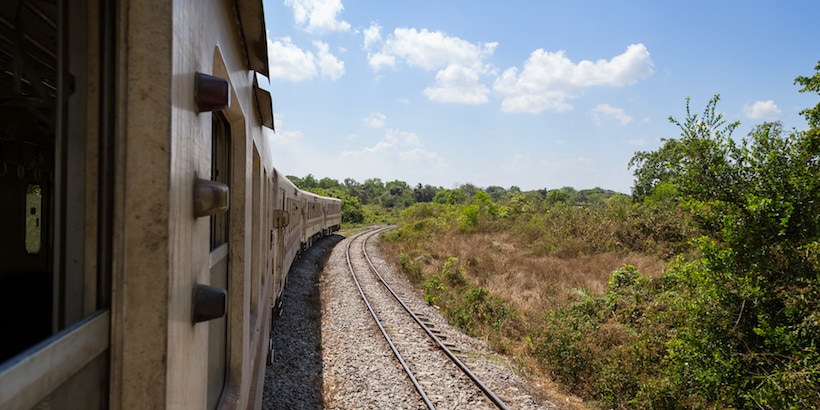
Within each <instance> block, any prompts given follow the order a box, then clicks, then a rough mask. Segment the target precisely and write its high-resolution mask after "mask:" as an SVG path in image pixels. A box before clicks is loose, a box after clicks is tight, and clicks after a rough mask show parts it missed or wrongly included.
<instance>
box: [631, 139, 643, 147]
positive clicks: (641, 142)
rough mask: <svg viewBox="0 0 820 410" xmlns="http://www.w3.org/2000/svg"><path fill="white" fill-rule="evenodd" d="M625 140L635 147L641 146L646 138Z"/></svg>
mask: <svg viewBox="0 0 820 410" xmlns="http://www.w3.org/2000/svg"><path fill="white" fill-rule="evenodd" d="M627 142H628V143H629V145H634V146H636V147H642V146H644V145H646V140H645V139H643V138H638V139H634V140H629V141H627Z"/></svg>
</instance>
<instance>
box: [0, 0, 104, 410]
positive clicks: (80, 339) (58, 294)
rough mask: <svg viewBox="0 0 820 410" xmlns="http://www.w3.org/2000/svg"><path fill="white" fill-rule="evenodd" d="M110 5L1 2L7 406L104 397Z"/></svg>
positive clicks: (1, 328) (2, 342)
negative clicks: (103, 144)
mask: <svg viewBox="0 0 820 410" xmlns="http://www.w3.org/2000/svg"><path fill="white" fill-rule="evenodd" d="M101 3H107V2H102V1H97V0H75V1H71V2H70V5H69V2H68V1H65V0H57V1H31V0H21V1H5V2H0V39H2V41H0V56H2V58H0V99H2V101H3V103H2V104H0V130H2V131H1V132H2V138H0V163H1V165H0V170H5V171H4V172H2V173H0V198H3V200H2V201H0V232H2V235H0V261H2V262H1V263H0V335H2V337H0V385H6V383H14V386H16V387H15V397H17V398H15V397H6V395H0V408H5V407H9V406H10V407H17V406H22V407H34V406H35V405H36V404H37V403H36V402H34V403H32V402H30V401H33V400H37V399H40V398H45V400H46V401H47V402H48V404H49V405H51V406H52V407H55V408H60V407H66V408H68V407H78V408H93V407H105V403H104V400H103V402H100V401H99V400H98V399H95V398H96V397H107V393H106V391H107V386H108V383H107V382H106V378H107V371H108V370H107V369H108V365H107V363H108V356H107V352H106V351H107V347H108V343H109V342H108V332H109V328H108V326H109V325H108V324H109V319H108V313H107V310H106V309H107V307H108V306H109V303H110V302H109V301H110V288H109V287H108V285H107V284H108V283H109V279H108V278H109V277H110V273H109V272H110V271H109V269H110V268H109V267H110V265H109V261H110V251H109V250H107V249H109V248H108V247H110V246H111V245H110V243H111V236H110V234H109V233H102V229H98V227H102V226H104V225H106V224H104V221H105V220H104V219H102V218H101V210H102V209H106V212H107V213H106V214H107V215H108V214H110V212H108V210H110V208H108V207H105V206H103V205H102V203H103V202H105V203H106V204H108V203H109V202H108V201H107V200H105V201H104V200H103V199H102V198H104V197H105V198H108V194H109V193H111V192H112V190H111V184H109V183H107V182H106V183H103V182H102V181H109V180H110V176H111V175H112V170H113V165H112V164H111V162H110V161H112V160H113V157H112V154H110V153H109V152H113V150H112V151H105V150H103V149H101V142H102V141H106V143H109V142H110V141H111V134H110V133H108V132H106V130H107V129H109V128H108V125H107V124H111V119H112V118H113V108H109V106H108V105H107V104H103V103H102V102H103V100H107V99H110V98H111V96H112V93H113V91H111V90H113V87H112V86H110V84H109V83H105V84H104V82H105V81H107V80H104V78H105V79H110V78H112V75H113V68H112V65H111V64H110V62H111V61H112V60H111V58H113V57H114V54H113V53H112V52H111V47H113V46H112V44H113V42H112V39H113V35H112V34H113V30H112V27H113V22H114V14H113V13H112V12H111V10H113V9H110V10H109V9H107V8H106V7H100V5H101ZM103 9H105V10H103ZM103 44H105V47H104V46H103ZM89 50H91V51H89ZM101 50H107V51H106V52H101ZM107 84H108V85H107ZM104 124H105V125H104ZM7 198H8V199H12V198H13V200H7ZM106 232H108V231H106ZM69 336H70V337H69ZM14 357H19V358H24V357H25V358H33V360H17V359H12V358H14ZM10 359H12V360H10ZM38 362H39V363H48V365H47V366H44V365H41V366H37V365H36V364H37V363H38ZM32 363H33V364H32ZM53 374H61V375H63V378H56V377H54V376H53ZM23 380H30V382H28V383H26V382H24V381H23ZM64 382H65V384H62V383H64ZM92 392H93V393H92ZM86 393H88V394H86ZM74 396H86V397H88V398H87V399H82V400H77V399H76V397H74ZM19 397H26V398H27V400H29V401H22V402H21V401H16V400H19V399H18V398H19ZM71 397H74V398H71ZM19 403H27V404H26V405H22V404H19Z"/></svg>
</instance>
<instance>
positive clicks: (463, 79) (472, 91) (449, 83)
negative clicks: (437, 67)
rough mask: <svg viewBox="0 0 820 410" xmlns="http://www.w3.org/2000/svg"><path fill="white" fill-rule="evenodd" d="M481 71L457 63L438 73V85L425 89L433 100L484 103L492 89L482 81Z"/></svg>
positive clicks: (425, 93) (428, 96)
mask: <svg viewBox="0 0 820 410" xmlns="http://www.w3.org/2000/svg"><path fill="white" fill-rule="evenodd" d="M479 77H480V73H479V72H478V71H477V70H475V69H472V68H467V67H462V66H460V65H457V64H451V65H448V66H447V68H445V69H443V70H441V71H439V72H438V73H436V86H435V87H430V88H427V89H425V90H424V95H426V96H427V98H428V99H430V100H431V101H439V102H456V103H463V104H484V103H486V102H487V101H488V98H487V95H489V94H490V90H489V89H488V88H487V87H486V86H485V85H484V84H482V83H480V79H479Z"/></svg>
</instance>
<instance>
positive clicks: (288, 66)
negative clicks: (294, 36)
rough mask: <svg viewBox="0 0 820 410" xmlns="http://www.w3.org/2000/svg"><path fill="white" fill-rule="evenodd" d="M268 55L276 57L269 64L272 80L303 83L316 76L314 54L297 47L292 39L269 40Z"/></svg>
mask: <svg viewBox="0 0 820 410" xmlns="http://www.w3.org/2000/svg"><path fill="white" fill-rule="evenodd" d="M268 55H269V56H276V58H270V59H269V62H268V65H269V66H270V78H271V79H274V78H277V79H281V80H288V81H303V80H307V79H310V78H313V77H315V76H316V73H317V71H316V64H315V62H314V58H315V57H314V56H313V53H311V52H310V51H305V50H302V49H300V48H299V47H297V46H296V45H295V44H293V43H292V42H291V39H290V37H282V38H280V39H277V40H270V38H268Z"/></svg>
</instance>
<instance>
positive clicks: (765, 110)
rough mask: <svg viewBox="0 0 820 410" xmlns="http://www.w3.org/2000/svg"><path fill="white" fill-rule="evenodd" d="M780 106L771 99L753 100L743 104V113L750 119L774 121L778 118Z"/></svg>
mask: <svg viewBox="0 0 820 410" xmlns="http://www.w3.org/2000/svg"><path fill="white" fill-rule="evenodd" d="M780 113H781V111H780V108H778V107H777V104H775V103H774V101H772V100H766V101H755V102H754V103H753V104H752V105H749V104H746V105H744V106H743V114H744V115H745V116H746V118H749V119H752V120H765V121H774V120H777V119H778V118H780Z"/></svg>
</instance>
